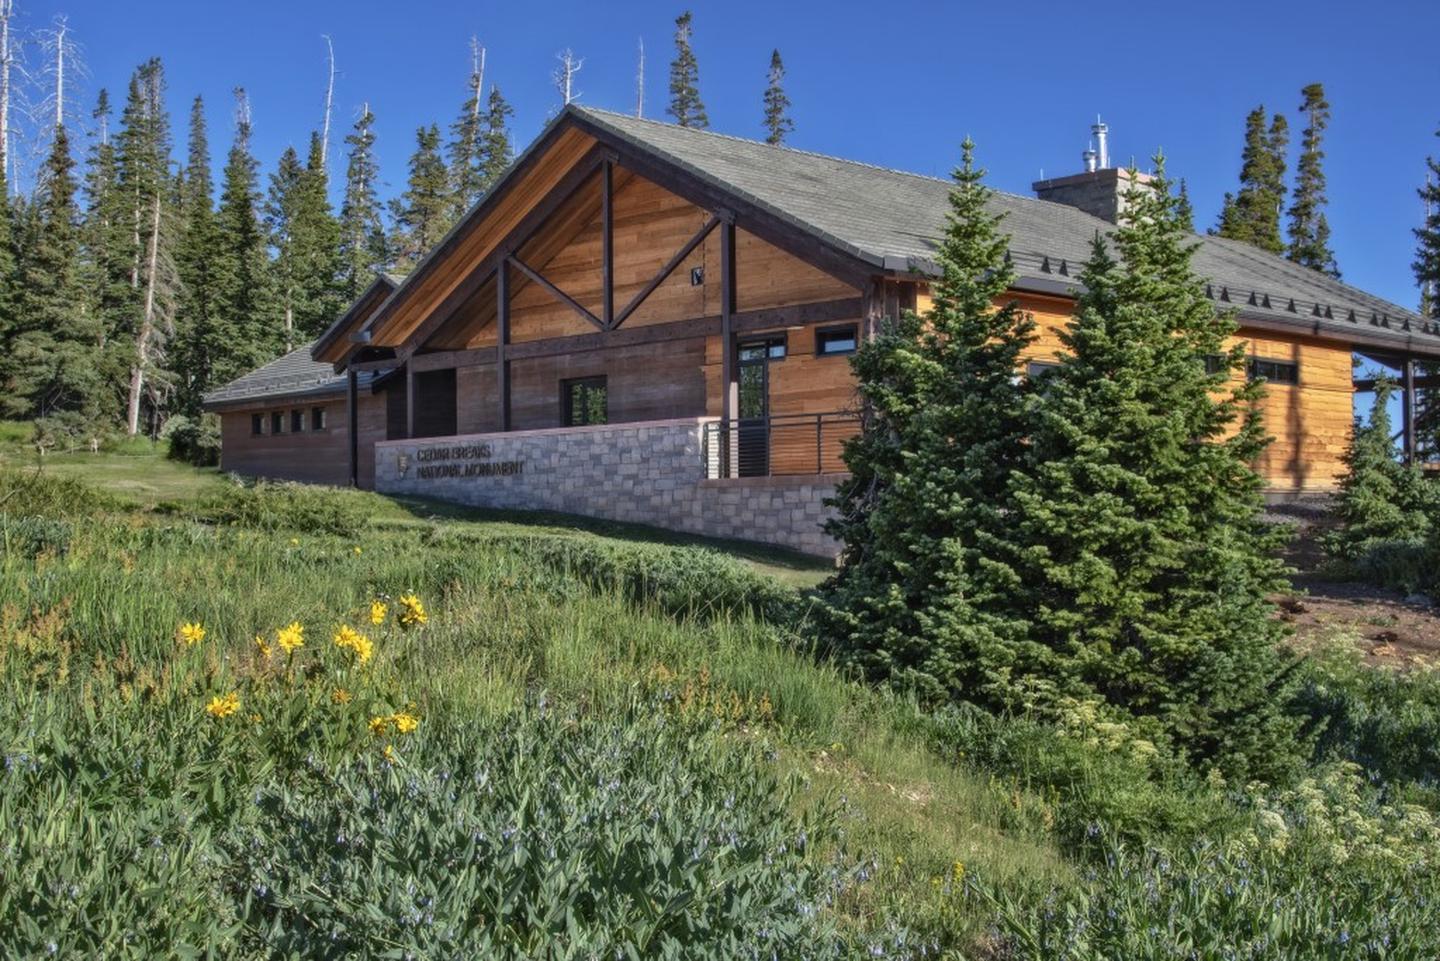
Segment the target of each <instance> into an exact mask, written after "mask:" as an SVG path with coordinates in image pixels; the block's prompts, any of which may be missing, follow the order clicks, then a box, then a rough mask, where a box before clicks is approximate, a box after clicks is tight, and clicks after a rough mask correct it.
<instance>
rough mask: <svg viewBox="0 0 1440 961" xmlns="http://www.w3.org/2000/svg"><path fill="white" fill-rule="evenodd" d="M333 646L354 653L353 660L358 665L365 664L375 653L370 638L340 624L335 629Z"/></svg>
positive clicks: (347, 625) (348, 626)
mask: <svg viewBox="0 0 1440 961" xmlns="http://www.w3.org/2000/svg"><path fill="white" fill-rule="evenodd" d="M335 646H336V647H339V648H348V649H349V650H352V651H354V652H355V660H356V662H357V663H359V664H365V663H367V662H368V661H369V660H370V657H371V655H372V654H374V653H375V645H374V644H372V643H371V641H370V638H368V637H366V636H365V635H364V634H361V633H360V632H359V631H357V630H355V629H354V628H353V627H351V626H350V625H349V624H341V625H340V626H339V627H338V628H336V629H335Z"/></svg>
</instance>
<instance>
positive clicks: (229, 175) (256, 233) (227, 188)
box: [212, 89, 284, 384]
mask: <svg viewBox="0 0 1440 961" xmlns="http://www.w3.org/2000/svg"><path fill="white" fill-rule="evenodd" d="M236 101H237V105H238V106H237V110H236V113H235V139H234V141H233V142H232V144H231V146H230V151H229V154H228V155H227V157H226V161H225V169H224V172H223V174H222V179H221V186H220V205H219V209H218V210H217V212H216V215H215V225H216V231H217V234H218V237H219V242H218V243H217V244H216V250H215V259H214V265H215V267H214V270H215V273H214V276H215V283H214V289H215V319H216V332H215V342H216V343H217V344H223V345H224V346H223V350H222V352H220V353H218V354H217V355H216V356H215V357H214V358H213V365H214V366H213V368H212V376H213V378H214V383H216V384H223V383H226V382H227V381H230V380H233V379H234V378H235V377H238V376H240V375H241V374H243V373H245V372H246V371H248V370H251V369H253V368H255V367H258V366H259V365H260V364H263V363H265V362H266V361H269V360H271V359H273V358H274V357H275V355H276V354H278V353H279V352H280V348H281V346H282V345H283V343H284V339H283V334H284V330H283V325H282V323H281V320H280V318H279V317H278V316H277V315H278V311H277V310H276V309H275V306H274V298H273V295H272V290H271V288H270V286H269V273H270V271H269V262H268V258H267V257H266V254H265V234H264V231H263V230H262V228H261V224H260V218H259V207H260V188H259V163H258V162H257V161H256V160H255V157H254V155H253V154H251V152H250V130H251V127H250V111H249V108H248V104H247V101H246V99H245V92H244V91H243V90H238V89H237V90H236Z"/></svg>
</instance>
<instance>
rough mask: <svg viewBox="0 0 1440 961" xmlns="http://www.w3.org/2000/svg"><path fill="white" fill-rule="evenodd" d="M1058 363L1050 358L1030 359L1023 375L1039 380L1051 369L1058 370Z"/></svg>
mask: <svg viewBox="0 0 1440 961" xmlns="http://www.w3.org/2000/svg"><path fill="white" fill-rule="evenodd" d="M1059 368H1060V365H1059V364H1057V363H1055V362H1054V361H1051V360H1032V361H1030V363H1029V364H1028V365H1026V367H1025V376H1026V377H1029V378H1030V379H1031V380H1039V379H1040V378H1041V377H1044V376H1045V375H1046V374H1048V373H1050V371H1052V370H1058V369H1059Z"/></svg>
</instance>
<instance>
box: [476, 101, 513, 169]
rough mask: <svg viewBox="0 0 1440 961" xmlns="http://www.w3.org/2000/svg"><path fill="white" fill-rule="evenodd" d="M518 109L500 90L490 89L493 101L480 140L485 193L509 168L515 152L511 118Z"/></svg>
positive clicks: (488, 104)
mask: <svg viewBox="0 0 1440 961" xmlns="http://www.w3.org/2000/svg"><path fill="white" fill-rule="evenodd" d="M514 113H515V108H514V107H512V106H510V104H508V103H506V101H505V98H504V97H503V96H501V95H500V88H499V87H496V86H491V88H490V100H489V102H488V103H487V105H486V109H485V132H484V134H483V135H482V138H481V158H482V159H481V164H480V190H481V192H482V193H483V192H484V191H486V190H489V189H490V188H491V187H493V186H495V184H496V182H497V181H498V180H499V179H500V178H501V177H502V176H503V175H504V173H505V171H506V170H508V169H509V168H510V162H511V161H512V160H514V159H515V149H514V147H513V146H512V145H511V143H510V118H511V116H513V115H514Z"/></svg>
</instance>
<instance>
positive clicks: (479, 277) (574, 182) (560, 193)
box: [397, 144, 610, 357]
mask: <svg viewBox="0 0 1440 961" xmlns="http://www.w3.org/2000/svg"><path fill="white" fill-rule="evenodd" d="M609 155H610V154H609V152H608V151H607V150H606V149H605V148H604V147H602V146H600V145H599V144H596V145H595V146H594V147H591V148H590V150H589V151H588V152H586V154H585V156H584V157H583V158H582V159H581V160H580V162H579V163H577V164H576V165H575V166H574V167H572V168H570V172H569V173H567V174H566V175H565V176H564V178H562V179H561V181H560V182H559V183H558V184H556V185H555V187H554V189H552V190H551V191H550V192H549V193H548V194H546V195H545V197H544V198H543V199H542V200H541V201H540V202H539V203H538V204H536V205H535V206H534V207H532V208H531V209H530V212H529V213H528V214H526V215H525V217H524V219H522V220H521V221H520V223H518V224H517V225H516V226H515V229H514V230H512V231H510V233H509V234H507V235H506V236H505V237H504V238H503V239H502V240H501V241H500V243H499V244H497V245H496V246H495V248H494V249H493V250H492V251H491V252H490V254H489V255H487V256H486V257H485V259H484V260H482V261H480V262H479V263H478V264H476V265H475V269H474V270H472V271H471V272H470V273H468V274H466V275H465V279H464V280H462V281H461V282H460V283H459V284H457V285H456V286H455V289H454V290H452V291H450V293H449V295H448V296H446V298H445V299H444V300H442V301H441V302H440V303H439V304H438V305H437V306H436V308H435V309H434V310H432V311H431V312H430V316H428V317H426V318H425V320H424V321H423V322H422V323H421V324H420V325H419V326H418V327H416V328H415V330H414V331H413V332H412V333H411V334H410V336H409V337H406V338H405V342H404V343H403V344H401V345H400V347H399V348H398V350H397V353H398V354H399V355H400V356H402V357H408V356H410V355H411V354H413V353H414V352H415V351H416V349H417V348H418V347H419V346H420V345H421V344H423V343H424V342H425V341H426V340H427V339H429V337H430V336H431V335H432V334H434V333H435V331H437V330H439V329H440V327H442V326H443V325H444V324H445V322H446V321H448V320H449V319H450V318H451V317H452V316H454V314H455V311H457V310H458V309H459V308H460V307H461V305H463V304H464V303H465V301H467V300H469V299H470V298H471V297H473V296H474V295H475V293H476V291H478V290H479V289H480V287H481V285H483V284H484V283H485V281H487V280H489V279H490V275H491V274H492V273H493V272H494V271H495V270H496V269H497V268H498V267H499V265H500V263H501V262H502V261H503V260H504V259H505V258H506V257H507V256H509V255H510V253H511V252H512V251H514V250H518V249H519V247H520V245H521V244H523V243H524V242H525V241H527V240H529V239H530V238H531V237H532V236H533V235H534V234H535V231H537V230H539V229H540V227H541V226H543V225H544V223H545V221H546V220H548V219H550V215H551V214H552V213H554V212H555V210H556V208H558V207H559V206H560V205H561V204H563V203H564V202H565V201H566V200H568V199H570V196H571V195H572V194H574V193H575V191H577V190H579V189H580V188H581V187H583V186H584V185H585V182H586V181H587V180H589V179H590V178H591V177H592V176H594V175H595V171H596V170H597V169H599V167H600V166H601V165H602V164H604V163H605V158H606V157H607V156H609ZM507 179H509V178H508V177H507Z"/></svg>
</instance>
